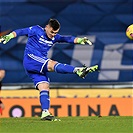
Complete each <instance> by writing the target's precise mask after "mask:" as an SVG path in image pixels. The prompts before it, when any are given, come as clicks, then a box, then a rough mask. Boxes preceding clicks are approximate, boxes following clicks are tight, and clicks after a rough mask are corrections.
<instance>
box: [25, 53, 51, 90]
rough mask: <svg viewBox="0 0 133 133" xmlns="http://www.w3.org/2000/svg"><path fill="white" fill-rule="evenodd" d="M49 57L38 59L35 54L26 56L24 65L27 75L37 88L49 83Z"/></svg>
mask: <svg viewBox="0 0 133 133" xmlns="http://www.w3.org/2000/svg"><path fill="white" fill-rule="evenodd" d="M48 60H49V59H48V58H47V57H43V58H41V57H38V56H35V55H33V54H28V55H25V56H24V60H23V65H24V68H25V71H26V73H27V75H28V76H29V77H30V78H31V79H32V80H33V82H34V85H35V87H36V88H37V86H38V84H39V83H42V82H46V83H49V78H48V76H47V72H48V70H47V63H48Z"/></svg>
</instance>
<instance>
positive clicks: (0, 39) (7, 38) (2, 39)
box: [0, 33, 14, 44]
mask: <svg viewBox="0 0 133 133" xmlns="http://www.w3.org/2000/svg"><path fill="white" fill-rule="evenodd" d="M12 38H14V35H13V33H10V34H8V35H5V36H1V37H0V43H3V44H6V43H7V42H9V41H10V39H12Z"/></svg>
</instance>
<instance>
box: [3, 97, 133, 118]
mask: <svg viewBox="0 0 133 133" xmlns="http://www.w3.org/2000/svg"><path fill="white" fill-rule="evenodd" d="M2 100H3V103H4V104H5V110H4V111H3V115H2V116H1V117H39V116H40V115H41V107H40V103H39V99H38V98H2ZM132 105H133V98H51V106H50V112H51V113H52V114H53V115H55V116H59V117H67V116H133V111H132V110H133V109H132Z"/></svg>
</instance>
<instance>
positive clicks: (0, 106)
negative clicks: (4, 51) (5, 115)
mask: <svg viewBox="0 0 133 133" xmlns="http://www.w3.org/2000/svg"><path fill="white" fill-rule="evenodd" d="M4 77H5V70H4V69H3V68H1V67H0V91H1V87H2V79H3V78H4ZM3 109H4V104H3V102H2V101H1V99H0V115H2V111H3Z"/></svg>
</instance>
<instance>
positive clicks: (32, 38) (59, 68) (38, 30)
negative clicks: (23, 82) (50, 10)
mask: <svg viewBox="0 0 133 133" xmlns="http://www.w3.org/2000/svg"><path fill="white" fill-rule="evenodd" d="M59 30H60V23H59V21H58V20H56V19H49V21H48V24H47V25H46V26H45V28H42V27H41V26H39V25H36V26H31V27H28V28H23V29H17V30H14V31H12V32H11V33H10V34H8V35H5V36H3V37H1V39H0V42H2V43H4V44H5V43H7V42H8V41H9V40H10V39H12V38H15V37H17V36H23V35H27V36H28V41H27V44H26V47H25V52H24V59H23V65H24V68H25V70H26V73H27V74H28V76H29V77H30V78H31V79H32V80H33V82H34V85H35V87H36V89H38V90H39V91H40V104H41V108H42V115H41V120H49V121H59V119H57V118H55V117H54V116H53V115H51V114H50V112H49V107H50V98H49V78H48V76H47V72H53V71H54V72H57V73H62V74H66V73H74V74H77V75H78V76H79V77H81V78H84V77H85V76H86V75H87V73H89V72H93V71H96V70H97V69H98V65H95V66H92V67H86V66H84V67H74V66H72V65H68V64H62V63H59V62H57V61H54V60H51V59H49V58H48V57H47V53H48V51H49V49H50V48H51V47H52V46H53V45H54V44H55V43H56V42H58V43H60V42H67V43H72V44H89V45H92V43H91V42H90V41H89V40H88V39H87V38H78V37H74V36H62V35H60V34H58V32H59Z"/></svg>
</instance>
